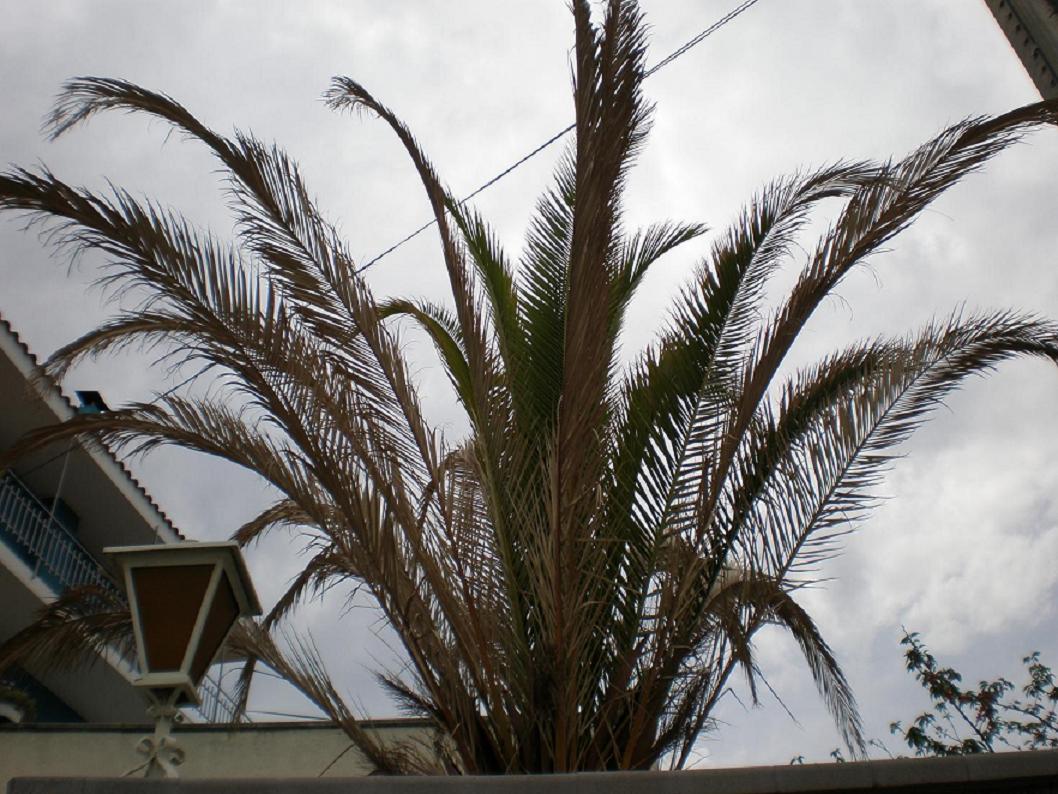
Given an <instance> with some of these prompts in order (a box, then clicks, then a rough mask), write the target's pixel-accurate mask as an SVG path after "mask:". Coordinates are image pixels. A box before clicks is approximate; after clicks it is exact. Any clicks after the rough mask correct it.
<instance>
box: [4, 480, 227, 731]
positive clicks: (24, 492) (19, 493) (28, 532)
mask: <svg viewBox="0 0 1058 794" xmlns="http://www.w3.org/2000/svg"><path fill="white" fill-rule="evenodd" d="M56 512H57V511H55V510H54V509H53V508H52V507H49V506H48V505H46V504H44V503H43V502H42V501H41V500H40V499H39V498H37V496H36V495H35V494H34V493H33V492H32V491H31V490H29V488H27V487H26V485H25V484H24V483H23V482H22V481H21V480H19V479H18V477H16V476H15V475H14V474H12V473H10V472H9V473H8V474H6V475H5V476H3V477H0V542H3V543H4V545H6V546H7V547H8V548H9V549H10V550H11V551H12V552H13V553H14V554H15V556H17V557H18V558H19V559H20V560H21V561H22V562H23V563H25V564H26V566H27V567H28V568H30V570H32V571H33V576H34V578H36V579H39V580H40V581H41V582H43V583H44V584H46V585H47V586H48V588H49V589H50V590H51V591H52V592H53V593H55V594H56V595H58V594H59V593H62V592H63V591H65V590H67V589H68V588H71V587H83V586H84V585H95V586H97V587H100V588H102V589H103V590H105V591H107V592H108V593H111V594H113V595H114V596H116V597H117V598H118V599H119V600H120V601H121V602H123V603H124V601H125V595H124V593H123V592H122V590H121V588H120V587H119V586H118V584H117V582H115V581H114V579H113V578H112V577H111V576H110V575H109V574H108V573H107V572H106V570H105V569H104V568H103V566H101V565H100V564H99V562H98V561H97V560H96V559H95V558H94V557H93V556H92V555H91V553H89V551H88V550H87V549H85V548H84V546H82V545H81V543H80V542H79V541H78V540H77V538H76V537H74V535H73V534H72V533H71V532H70V531H69V530H68V529H67V528H66V527H64V526H63V525H62V523H60V521H59V520H58V518H57V515H56ZM127 661H129V662H130V666H132V665H131V660H127ZM199 696H200V697H201V700H202V705H201V706H200V707H199V708H198V712H199V716H200V717H201V718H202V719H204V720H206V721H209V722H219V721H229V720H230V719H231V718H232V716H233V715H234V713H235V703H234V701H233V700H232V698H231V697H230V696H229V695H228V694H227V693H226V692H224V691H223V689H222V688H221V687H220V686H218V685H217V684H216V683H215V682H213V681H212V680H210V678H209V677H208V676H207V677H206V678H205V679H204V680H203V682H202V686H201V688H200V690H199Z"/></svg>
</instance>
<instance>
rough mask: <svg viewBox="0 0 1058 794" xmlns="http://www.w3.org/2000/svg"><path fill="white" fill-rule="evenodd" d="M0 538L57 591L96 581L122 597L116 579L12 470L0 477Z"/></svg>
mask: <svg viewBox="0 0 1058 794" xmlns="http://www.w3.org/2000/svg"><path fill="white" fill-rule="evenodd" d="M0 538H3V539H4V540H5V541H7V545H8V546H10V547H11V550H12V551H14V552H15V554H16V555H18V557H19V558H21V560H22V561H23V562H24V563H26V565H28V566H29V567H30V568H32V569H33V574H34V576H37V577H39V578H40V579H41V580H42V581H43V582H45V583H46V584H47V585H49V586H50V587H51V589H52V590H54V591H55V592H56V593H61V592H63V591H64V590H66V589H67V588H69V587H82V586H84V585H96V586H97V587H101V588H103V589H104V590H106V591H107V592H109V593H112V594H113V595H116V596H117V597H118V598H121V599H124V596H123V595H122V593H121V589H120V588H119V587H118V586H117V583H116V582H115V581H114V580H113V579H112V578H111V577H110V576H109V575H107V573H106V571H105V570H103V567H102V566H101V565H100V564H99V563H98V562H97V561H96V559H95V558H94V557H93V556H92V555H91V554H89V552H88V551H87V550H86V549H85V548H84V546H82V545H81V544H80V543H79V542H78V540H77V538H75V537H74V536H73V535H72V534H70V532H69V531H68V530H67V529H66V528H65V527H64V526H63V525H62V524H60V523H59V522H58V521H56V520H55V518H54V517H53V515H52V512H51V510H50V509H49V508H48V507H47V506H46V505H45V504H44V503H42V502H41V501H40V500H39V499H38V498H37V497H36V495H35V494H34V493H33V492H32V491H30V490H29V488H27V487H26V486H25V485H24V484H23V483H22V481H21V480H19V479H18V478H17V477H15V475H13V474H10V473H9V474H7V476H5V477H3V478H2V479H0Z"/></svg>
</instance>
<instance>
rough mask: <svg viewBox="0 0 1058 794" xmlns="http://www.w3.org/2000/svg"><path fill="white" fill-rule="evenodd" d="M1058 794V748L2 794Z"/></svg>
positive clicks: (100, 785)
mask: <svg viewBox="0 0 1058 794" xmlns="http://www.w3.org/2000/svg"><path fill="white" fill-rule="evenodd" d="M178 789H179V790H180V791H186V792H188V794H226V793H227V792H232V794H251V792H253V794H338V793H339V792H364V794H425V793H426V792H431V794H457V792H458V793H460V794H461V793H462V792H482V794H483V793H484V792H501V794H502V793H503V792H507V793H508V794H574V792H576V794H696V793H697V792H701V794H824V792H831V793H833V794H837V793H838V792H846V793H847V794H860V793H861V792H863V793H865V792H880V791H881V792H887V793H888V794H917V793H918V792H922V794H925V792H938V793H943V794H954V792H967V794H990V793H991V792H996V793H998V792H1005V793H1007V794H1013V792H1019V793H1020V794H1058V750H1042V751H1037V752H1024V753H997V754H995V755H981V756H963V757H956V758H922V759H896V760H891V761H863V762H859V763H848V764H808V765H805V766H770V767H750V768H743V769H716V770H700V771H689V772H613V773H584V774H576V775H538V776H524V775H512V776H509V777H502V778H501V777H464V778H426V777H422V778H383V777H374V778H359V779H356V778H346V779H331V780H326V779H323V780H320V779H311V780H305V779H293V778H291V779H277V778H271V779H257V780H179V781H154V780H142V779H130V778H124V779H86V778H80V779H69V778H68V779H59V778H23V779H17V780H12V781H11V783H10V784H9V787H8V792H9V794H140V793H146V792H159V793H160V794H161V793H163V792H176V790H178Z"/></svg>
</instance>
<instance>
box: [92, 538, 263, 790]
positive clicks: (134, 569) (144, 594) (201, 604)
mask: <svg viewBox="0 0 1058 794" xmlns="http://www.w3.org/2000/svg"><path fill="white" fill-rule="evenodd" d="M103 551H104V553H106V554H109V555H111V556H113V558H114V560H115V562H117V564H118V565H119V567H120V568H121V571H122V576H123V579H124V582H125V592H126V593H127V594H128V599H129V608H130V609H131V611H132V628H133V632H134V634H135V637H136V654H137V657H138V659H139V668H140V677H139V678H138V679H136V680H135V681H133V682H132V683H133V686H137V687H142V688H143V689H144V690H145V692H146V694H147V697H148V699H149V701H150V706H149V707H148V709H147V713H148V714H149V715H150V716H151V717H153V718H154V735H153V736H148V737H144V738H143V739H142V740H141V741H140V744H139V749H140V750H141V752H144V753H145V754H146V755H147V763H146V767H147V772H146V775H147V777H176V776H177V773H176V767H177V766H178V765H179V764H181V763H183V760H184V752H183V750H182V749H181V748H180V746H179V744H177V742H176V741H175V740H174V739H173V738H172V737H171V736H170V731H171V729H172V725H173V722H174V720H175V719H176V717H177V715H178V713H179V708H180V707H181V706H184V705H188V704H192V705H197V704H198V702H199V700H198V686H199V684H200V683H201V682H202V678H203V676H204V675H205V674H206V671H207V670H208V669H209V666H210V664H211V663H212V662H213V659H214V657H215V656H216V655H217V652H218V651H219V650H220V647H221V645H223V644H224V640H225V639H227V637H228V634H229V633H230V632H231V629H232V627H233V626H234V625H235V621H236V620H237V619H238V618H240V617H246V616H250V615H260V614H261V605H260V603H258V600H257V594H256V593H255V592H254V589H253V584H252V582H251V581H250V574H249V572H248V571H247V570H246V563H245V562H244V561H243V558H242V554H241V553H240V552H239V547H238V544H236V543H231V542H228V543H172V544H158V545H153V546H116V547H110V548H107V549H104V550H103Z"/></svg>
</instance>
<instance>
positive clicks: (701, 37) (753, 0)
mask: <svg viewBox="0 0 1058 794" xmlns="http://www.w3.org/2000/svg"><path fill="white" fill-rule="evenodd" d="M758 2H759V0H743V2H742V3H740V4H739V5H737V6H736V7H735V8H733V9H732V10H731V11H729V12H727V13H726V14H724V16H722V17H720V19H718V20H716V22H714V23H713V24H712V25H710V26H709V27H707V28H706V29H705V30H703V31H702V32H701V33H699V34H698V35H697V36H695V37H694V38H692V39H690V40H688V41H687V42H685V43H684V44H682V45H681V46H679V47H677V48H676V49H675V50H673V51H672V52H670V53H669V54H668V55H666V56H665V57H664V58H662V59H661V60H660V61H658V62H657V63H656V64H654V65H653V66H651V67H650V68H649V69H647V71H646V72H645V73H644V74H643V77H644V79H645V78H647V77H650V76H651V75H652V74H654V73H655V72H657V71H658V70H660V69H663V68H665V67H666V66H668V65H669V64H670V63H672V62H673V61H674V60H676V59H677V58H679V57H680V56H681V55H683V54H684V53H686V52H687V51H688V50H690V49H692V48H693V47H696V46H698V45H699V44H701V43H702V42H703V41H705V40H706V39H707V38H709V37H710V36H711V35H713V34H714V33H716V31H718V30H720V28H722V27H723V26H724V25H726V24H727V23H728V22H731V21H732V20H733V19H735V18H736V17H738V16H740V15H741V14H743V13H744V12H746V11H748V10H749V9H750V8H751V7H753V6H754V5H756V4H757V3H758ZM576 126H577V125H576V124H570V125H569V126H568V127H566V128H565V129H563V130H560V131H558V132H556V133H555V134H554V135H552V136H551V137H550V138H548V139H547V140H546V141H544V142H543V143H542V144H540V145H539V146H537V147H536V148H535V149H533V150H532V151H531V152H529V153H527V154H525V155H523V156H522V157H521V158H519V159H518V160H516V161H515V162H514V163H512V164H511V165H509V166H507V167H506V168H504V169H503V170H502V171H500V172H499V173H498V174H496V176H494V177H492V178H491V179H489V180H488V181H487V182H485V183H484V184H482V185H480V186H479V187H478V188H477V189H476V190H474V191H473V192H471V193H469V194H467V195H466V196H464V197H463V198H462V199H460V200H459V205H460V206H462V205H463V204H466V203H467V202H468V201H470V200H471V199H472V198H474V197H475V196H477V195H478V194H479V193H482V192H483V191H485V190H487V189H488V188H490V187H492V186H493V185H495V184H496V183H497V182H499V181H500V180H501V179H503V178H504V177H505V176H507V174H509V173H511V171H513V170H515V169H516V168H518V167H519V166H521V165H523V164H524V163H526V162H527V161H529V160H531V159H532V158H534V157H536V156H537V155H538V154H540V152H542V151H544V149H546V148H548V147H549V146H551V144H553V143H555V141H557V140H559V139H560V138H563V137H565V135H566V134H567V133H569V132H571V131H572V130H573V129H574V127H576ZM435 223H437V220H436V219H432V220H429V221H427V222H426V223H424V224H423V225H422V226H420V227H419V228H418V229H416V230H415V231H413V232H412V233H411V234H409V235H407V236H406V237H404V238H402V239H400V240H398V241H397V242H395V243H394V244H393V245H391V246H390V247H389V248H387V249H386V250H385V251H383V252H382V253H381V254H379V255H378V256H376V257H374V258H373V259H371V260H370V261H369V262H367V264H364V265H361V266H360V267H359V268H357V270H356V272H357V274H360V273H363V272H364V271H366V270H367V269H368V268H370V267H372V266H374V265H375V264H376V263H377V262H378V261H379V260H380V259H382V258H383V257H385V256H388V255H389V254H391V253H393V252H394V251H396V250H397V249H398V248H400V247H401V246H402V245H404V244H405V243H407V242H410V241H411V240H413V239H415V238H416V237H418V236H419V235H420V234H422V233H423V232H425V231H426V230H427V229H429V228H430V227H431V226H433V225H434V224H435Z"/></svg>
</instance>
